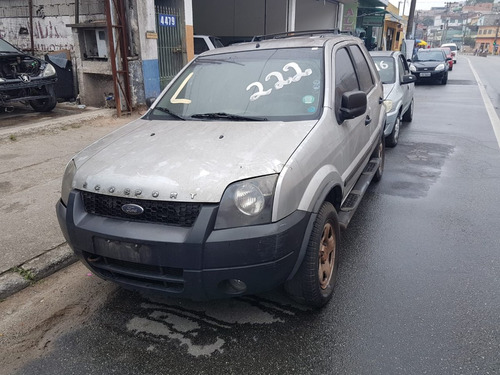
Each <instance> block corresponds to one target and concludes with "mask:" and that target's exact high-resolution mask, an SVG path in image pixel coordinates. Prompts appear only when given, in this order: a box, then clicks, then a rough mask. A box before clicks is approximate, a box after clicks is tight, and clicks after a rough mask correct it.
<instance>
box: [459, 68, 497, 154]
mask: <svg viewBox="0 0 500 375" xmlns="http://www.w3.org/2000/svg"><path fill="white" fill-rule="evenodd" d="M467 62H468V63H469V66H470V68H471V70H472V74H474V78H475V79H476V82H477V85H478V87H479V92H480V93H481V97H482V98H483V102H484V106H485V107H486V112H488V116H489V118H490V122H491V126H492V127H493V131H494V132H495V136H496V138H497V143H498V147H500V118H498V115H497V112H496V111H495V107H494V106H493V103H492V102H491V100H490V98H489V96H488V93H487V92H486V88H485V87H484V85H483V82H481V79H480V78H479V75H478V74H477V72H476V70H475V69H474V67H473V66H472V63H471V62H470V60H469V59H467Z"/></svg>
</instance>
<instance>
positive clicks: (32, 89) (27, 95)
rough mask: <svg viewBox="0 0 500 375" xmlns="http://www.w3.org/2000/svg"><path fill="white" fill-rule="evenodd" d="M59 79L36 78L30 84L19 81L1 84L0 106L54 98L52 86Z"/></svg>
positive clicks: (54, 77)
mask: <svg viewBox="0 0 500 375" xmlns="http://www.w3.org/2000/svg"><path fill="white" fill-rule="evenodd" d="M56 82H57V77H56V76H53V77H48V78H34V79H32V80H31V81H29V82H22V81H20V80H18V79H15V80H14V79H12V80H7V81H6V82H0V104H3V105H6V104H11V103H15V102H24V101H29V100H39V99H46V98H50V97H52V96H53V90H52V86H53V85H54V84H55V83H56Z"/></svg>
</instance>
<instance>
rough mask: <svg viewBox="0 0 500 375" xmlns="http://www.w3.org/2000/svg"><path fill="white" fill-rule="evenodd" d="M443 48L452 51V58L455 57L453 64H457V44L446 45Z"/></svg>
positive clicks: (442, 45)
mask: <svg viewBox="0 0 500 375" xmlns="http://www.w3.org/2000/svg"><path fill="white" fill-rule="evenodd" d="M443 47H448V48H449V49H451V56H453V64H456V63H457V52H458V47H457V45H456V44H455V43H445V44H441V48H443Z"/></svg>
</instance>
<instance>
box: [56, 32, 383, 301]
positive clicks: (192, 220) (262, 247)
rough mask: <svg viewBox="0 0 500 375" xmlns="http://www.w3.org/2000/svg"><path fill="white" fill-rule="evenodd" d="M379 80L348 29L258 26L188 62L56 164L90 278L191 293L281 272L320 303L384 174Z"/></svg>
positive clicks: (297, 295)
mask: <svg viewBox="0 0 500 375" xmlns="http://www.w3.org/2000/svg"><path fill="white" fill-rule="evenodd" d="M382 97H383V87H382V83H381V82H380V79H379V76H378V74H377V71H376V68H375V65H374V63H373V60H372V59H371V58H370V55H369V54H368V51H367V50H366V48H365V46H364V44H363V41H362V40H361V39H360V38H357V37H354V36H348V35H340V34H338V33H335V32H320V31H316V32H315V31H310V32H300V31H299V32H293V33H292V34H288V33H283V34H279V35H272V36H261V37H256V38H255V40H254V41H253V42H250V43H243V44H238V45H233V46H231V47H225V48H220V49H219V48H217V49H214V50H211V51H208V52H205V53H204V54H202V55H200V56H199V57H197V58H196V59H194V60H192V61H191V62H190V63H189V64H188V65H187V66H186V67H185V68H184V69H183V70H182V71H181V72H180V73H179V74H178V75H177V76H176V77H175V78H174V79H173V80H172V81H171V82H170V83H169V86H167V87H166V88H165V90H164V91H163V92H162V95H161V96H160V97H159V98H158V99H157V100H156V101H155V102H154V103H153V104H152V106H151V108H150V110H149V111H148V112H147V113H146V114H145V115H144V116H143V117H142V118H141V119H139V120H137V121H134V122H132V123H130V124H128V125H125V126H124V127H122V128H121V129H119V130H117V131H116V132H114V133H112V134H110V135H108V136H107V137H105V138H103V139H101V140H100V141H97V142H96V143H94V144H93V145H91V146H89V147H88V148H86V149H85V150H83V151H82V152H80V153H79V154H78V155H76V156H75V157H74V158H73V159H72V160H71V161H70V162H69V163H68V166H67V168H66V171H65V173H64V177H63V183H62V193H61V199H60V200H59V202H58V203H57V215H58V219H59V224H60V226H61V229H62V232H63V234H64V237H65V238H66V239H67V241H68V243H69V244H70V245H71V247H72V249H73V250H74V251H75V253H76V254H78V256H79V257H80V259H81V260H82V262H83V263H84V264H85V265H86V266H87V267H89V268H90V269H92V270H93V272H95V274H96V275H98V276H100V277H102V278H104V279H107V280H112V281H114V282H117V283H119V284H121V285H122V286H125V287H128V288H135V289H142V290H149V291H156V292H158V293H161V294H164V295H166V296H172V297H185V298H190V299H195V300H200V299H215V298H223V297H234V296H241V295H244V294H254V293H258V292H263V291H266V290H271V289H274V288H276V287H278V286H280V285H282V284H284V285H285V288H286V290H287V292H288V293H289V294H290V296H292V297H293V298H294V299H296V300H297V301H299V302H301V303H304V304H307V305H310V306H314V307H321V306H323V305H325V304H326V303H327V302H328V300H329V299H330V298H331V297H332V295H333V289H334V285H335V282H336V278H337V271H338V262H339V253H340V250H339V236H340V230H341V229H345V228H346V227H347V225H348V224H349V222H350V220H351V218H352V217H353V215H354V213H355V212H356V210H357V208H358V207H359V204H360V202H361V200H362V197H363V195H364V193H365V192H366V191H367V189H368V186H369V184H370V182H371V181H372V180H373V181H378V180H380V179H381V178H382V173H383V170H384V160H385V157H384V155H385V148H384V133H383V130H384V125H385V120H386V111H385V110H384V108H383V105H382V101H381V100H380V98H382Z"/></svg>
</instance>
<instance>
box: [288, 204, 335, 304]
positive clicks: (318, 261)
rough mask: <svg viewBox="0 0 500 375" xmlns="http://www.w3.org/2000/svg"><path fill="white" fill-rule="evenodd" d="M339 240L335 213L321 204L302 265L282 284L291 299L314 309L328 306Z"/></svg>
mask: <svg viewBox="0 0 500 375" xmlns="http://www.w3.org/2000/svg"><path fill="white" fill-rule="evenodd" d="M339 240H340V226H339V220H338V216H337V211H336V210H335V207H333V205H332V204H331V203H330V202H324V203H323V204H322V205H321V208H320V209H319V212H318V216H317V217H316V220H315V221H314V225H313V229H312V232H311V235H310V237H309V244H308V245H307V250H306V254H305V256H304V259H303V261H302V264H301V265H300V267H299V269H298V271H297V273H296V274H295V275H294V276H293V278H292V279H291V280H289V281H287V282H286V283H285V290H286V291H287V293H288V294H289V295H290V297H291V298H293V299H294V300H296V301H297V302H299V303H302V304H305V305H308V306H311V307H316V308H319V307H323V306H325V305H326V304H327V303H328V301H329V300H330V299H331V298H332V295H333V288H334V286H335V283H336V280H337V271H338V263H339V262H338V246H339V242H340V241H339Z"/></svg>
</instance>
